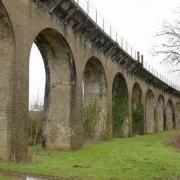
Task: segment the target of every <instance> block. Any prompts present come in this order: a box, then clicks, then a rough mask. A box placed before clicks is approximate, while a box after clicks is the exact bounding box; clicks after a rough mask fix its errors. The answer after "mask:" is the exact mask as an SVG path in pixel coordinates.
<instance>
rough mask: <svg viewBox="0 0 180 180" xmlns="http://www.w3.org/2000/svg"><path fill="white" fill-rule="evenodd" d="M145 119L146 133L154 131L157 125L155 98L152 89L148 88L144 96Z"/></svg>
mask: <svg viewBox="0 0 180 180" xmlns="http://www.w3.org/2000/svg"><path fill="white" fill-rule="evenodd" d="M145 119H146V131H147V133H153V132H155V131H156V128H157V125H156V121H155V98H154V94H153V92H152V90H149V91H148V92H147V93H146V97H145Z"/></svg>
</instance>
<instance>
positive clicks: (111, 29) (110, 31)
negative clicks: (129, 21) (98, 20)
mask: <svg viewBox="0 0 180 180" xmlns="http://www.w3.org/2000/svg"><path fill="white" fill-rule="evenodd" d="M111 31H112V29H111V26H110V37H111V33H112V32H111Z"/></svg>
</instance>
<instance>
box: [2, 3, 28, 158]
mask: <svg viewBox="0 0 180 180" xmlns="http://www.w3.org/2000/svg"><path fill="white" fill-rule="evenodd" d="M15 46H16V45H15V36H14V31H13V26H12V23H11V20H10V18H9V15H8V12H7V10H6V8H5V7H4V5H3V3H2V2H1V1H0V102H1V103H0V117H1V118H0V124H1V125H0V129H1V130H0V137H1V141H0V149H1V151H0V158H2V159H6V160H7V159H9V158H12V151H13V152H14V153H13V156H14V158H16V155H17V154H15V152H16V151H15V147H14V146H13V144H15V142H14V141H15V137H14V136H12V134H13V129H14V128H13V119H14V118H15V117H14V114H13V113H14V109H13V108H14V107H13V104H14V103H13V101H14V97H13V94H14V93H13V90H14V82H15V79H14V78H15V74H14V73H15V58H16V55H15V49H16V47H15ZM14 130H15V129H14ZM14 133H16V132H15V131H14ZM22 142H23V139H22ZM18 145H19V144H17V146H18ZM24 150H25V149H24ZM18 154H19V155H20V154H21V152H18ZM24 154H25V151H24Z"/></svg>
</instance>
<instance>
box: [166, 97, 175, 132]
mask: <svg viewBox="0 0 180 180" xmlns="http://www.w3.org/2000/svg"><path fill="white" fill-rule="evenodd" d="M166 117H167V128H168V129H173V128H175V127H176V123H175V112H174V104H173V102H172V100H171V99H169V100H168V103H167V114H166Z"/></svg>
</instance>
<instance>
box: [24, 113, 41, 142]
mask: <svg viewBox="0 0 180 180" xmlns="http://www.w3.org/2000/svg"><path fill="white" fill-rule="evenodd" d="M43 120H44V113H43V111H30V112H29V123H28V138H29V145H37V144H41V143H42V124H43Z"/></svg>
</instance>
